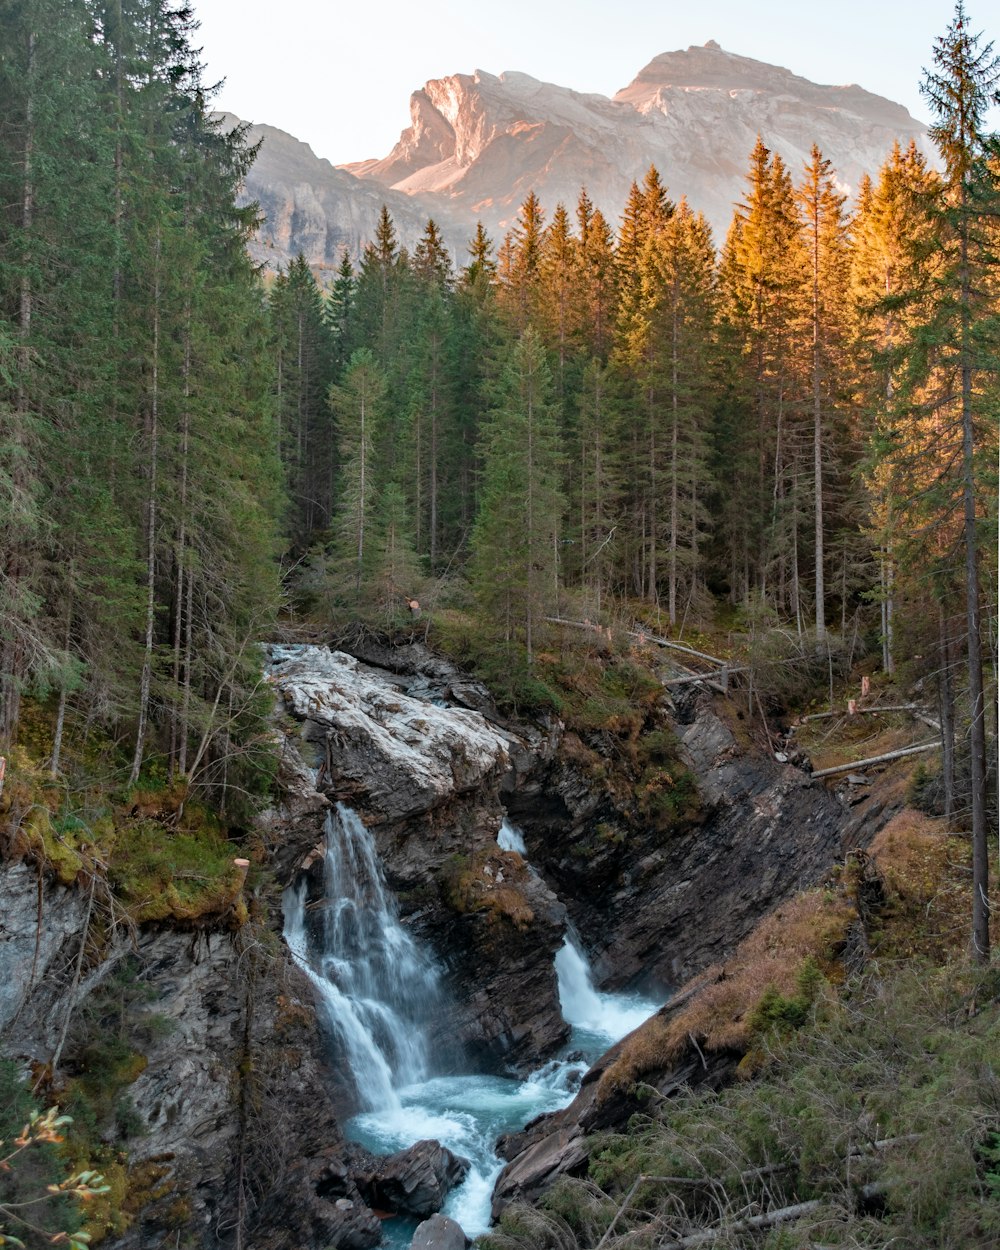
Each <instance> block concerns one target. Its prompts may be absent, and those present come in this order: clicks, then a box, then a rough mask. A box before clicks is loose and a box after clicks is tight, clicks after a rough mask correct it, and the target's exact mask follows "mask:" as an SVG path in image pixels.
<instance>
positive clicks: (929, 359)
mask: <svg viewBox="0 0 1000 1250" xmlns="http://www.w3.org/2000/svg"><path fill="white" fill-rule="evenodd" d="M980 41H981V36H979V35H976V34H973V33H972V31H971V29H970V26H969V19H968V17H967V15H966V13H965V9H964V6H963V4H962V3H961V0H960V2H959V3H958V4H957V5H956V8H955V16H954V18H953V20H952V23H951V25H950V26H949V28H948V30H947V32H946V33H945V34H944V35H943V36H942V37H941V38H939V39H938V40H937V42H936V44H935V48H934V68H933V69H932V70H930V71H928V72H927V73H926V75H925V78H924V81H923V83H922V91H923V93H924V95H925V97H926V99H927V100H928V103H929V104H930V106H931V109H932V112H933V118H934V120H933V124H932V126H931V137H932V138H933V139H934V142H935V143H936V144H937V146H938V149H939V151H940V153H941V156H942V159H943V162H944V166H945V169H944V176H943V178H942V182H941V187H940V194H939V195H938V196H937V198H936V200H935V202H934V204H933V208H932V214H931V215H932V222H933V224H934V227H935V231H934V237H935V243H936V255H935V264H934V265H933V267H932V269H931V270H930V275H929V277H930V281H929V285H928V286H927V288H926V289H925V291H924V292H922V298H921V300H920V310H919V317H918V322H917V325H916V327H915V330H914V332H913V334H912V336H911V337H910V341H909V343H908V351H907V368H906V373H905V376H904V379H903V387H902V393H901V395H900V403H901V407H902V411H903V413H904V415H905V416H907V417H908V418H909V420H908V422H907V431H906V433H907V442H908V443H909V445H908V446H906V445H904V446H901V447H900V448H899V449H898V450H896V451H895V453H894V454H895V455H896V456H899V455H902V458H903V459H907V458H910V457H912V455H913V453H914V451H915V450H916V449H915V448H914V446H913V442H912V438H913V435H915V436H916V438H917V439H919V440H921V442H922V443H923V454H924V455H926V454H927V453H928V452H930V451H933V452H935V453H936V457H935V462H934V463H935V476H934V477H933V478H932V479H931V480H930V481H929V482H928V483H926V485H925V486H924V488H923V490H922V492H921V495H920V496H919V499H918V500H913V501H912V502H914V503H916V505H917V507H918V508H919V510H920V511H921V512H923V513H924V514H925V515H926V512H927V510H928V508H933V509H934V511H935V512H936V513H937V517H938V518H939V519H938V524H942V525H944V526H946V527H950V519H951V518H952V517H954V518H955V521H954V526H953V527H950V528H952V532H953V535H954V539H953V541H954V548H955V551H956V555H958V556H959V558H960V559H961V562H962V567H963V588H962V597H963V599H964V605H963V606H964V612H965V632H966V648H967V663H968V672H967V676H968V706H969V712H968V715H969V725H970V728H969V754H970V771H971V780H970V788H971V795H970V800H971V826H972V845H973V882H972V888H973V912H972V948H973V954H974V957H975V959H976V960H977V961H978V962H986V961H987V960H988V958H989V949H990V905H989V894H988V888H989V876H988V874H989V864H988V854H987V811H986V800H987V795H986V789H987V769H986V706H985V688H984V672H983V621H982V614H983V605H982V588H981V565H982V559H983V541H982V531H983V528H984V525H985V524H986V523H988V522H992V520H993V518H995V516H996V507H997V504H996V491H995V483H993V482H990V484H989V486H987V482H989V481H990V479H989V478H987V477H986V476H985V474H986V473H989V474H990V475H991V476H992V470H993V467H994V466H995V463H996V454H997V407H996V386H997V375H998V373H1000V326H998V318H997V313H996V289H997V271H998V257H997V252H996V250H995V245H996V236H995V232H994V230H993V229H992V228H991V226H992V222H993V220H995V218H996V216H997V215H998V214H1000V181H998V178H997V170H998V166H997V163H996V157H997V151H998V148H997V140H996V137H995V136H993V135H990V134H989V133H988V132H987V131H986V129H985V121H986V114H987V110H988V108H989V106H990V105H991V104H992V103H996V102H998V99H1000V90H998V89H1000V58H998V57H995V56H994V55H993V48H992V44H985V45H983V46H980ZM992 546H993V544H991V548H992Z"/></svg>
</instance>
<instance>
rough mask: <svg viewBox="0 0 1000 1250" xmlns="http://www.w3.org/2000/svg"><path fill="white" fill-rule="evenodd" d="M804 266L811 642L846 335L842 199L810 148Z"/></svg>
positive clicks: (818, 615)
mask: <svg viewBox="0 0 1000 1250" xmlns="http://www.w3.org/2000/svg"><path fill="white" fill-rule="evenodd" d="M798 201H799V208H800V211H801V213H802V223H803V233H804V237H805V252H806V263H807V278H806V281H807V283H808V286H809V291H808V300H807V306H808V319H809V335H808V337H809V348H810V361H809V373H810V375H811V392H812V395H811V400H812V404H811V406H812V427H813V429H812V444H813V458H812V459H813V465H812V468H813V513H814V525H813V540H814V541H813V570H814V579H815V622H816V637H817V639H819V640H821V639H823V638H824V637H825V635H826V594H827V592H826V529H825V526H824V493H825V492H827V491H828V490H829V484H828V483H826V484H825V483H824V460H825V459H831V458H832V456H831V452H832V450H833V448H832V446H831V444H832V442H833V433H834V431H833V428H832V427H833V423H834V415H835V409H836V406H837V399H838V394H837V389H838V388H837V381H836V378H837V374H838V372H839V370H840V367H841V363H842V352H841V349H842V346H843V342H844V338H845V335H846V321H847V287H848V249H847V222H846V220H845V218H844V214H843V208H844V202H845V197H844V196H843V195H841V194H840V192H839V191H838V190H837V183H836V177H835V174H834V172H833V166H832V165H831V163H830V162H829V161H828V160H826V159H825V158H824V157H823V154H822V153H821V152H820V150H819V148H818V147H816V146H815V144H814V145H813V149H812V153H811V156H810V160H809V163H808V164H807V165H806V168H805V177H804V180H803V183H802V185H801V187H800V188H799V191H798Z"/></svg>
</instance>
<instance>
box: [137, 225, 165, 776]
mask: <svg viewBox="0 0 1000 1250" xmlns="http://www.w3.org/2000/svg"><path fill="white" fill-rule="evenodd" d="M161 243H162V240H161V237H160V231H159V229H157V232H156V245H155V250H154V268H153V301H152V313H153V351H152V373H151V377H150V394H149V416H148V420H147V429H146V436H147V440H148V449H149V469H148V471H149V495H148V497H147V500H146V639H145V646H144V649H143V658H142V676H141V677H140V680H139V724H138V727H137V729H136V734H135V754H134V755H133V757H132V771H131V772H130V773H129V785H130V786H132V785H135V783H136V781H138V779H139V771H140V769H141V768H142V754H143V749H144V748H145V745H146V728H147V724H148V721H149V691H150V686H151V684H152V678H153V639H154V628H155V625H156V507H157V488H158V480H157V469H158V457H159V438H160V431H159V402H160V392H159V385H160V378H159V370H160V248H161Z"/></svg>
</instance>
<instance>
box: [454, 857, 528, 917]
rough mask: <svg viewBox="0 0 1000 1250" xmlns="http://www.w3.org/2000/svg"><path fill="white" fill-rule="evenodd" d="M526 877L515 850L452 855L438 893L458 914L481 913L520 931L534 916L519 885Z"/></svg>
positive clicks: (522, 863) (522, 862)
mask: <svg viewBox="0 0 1000 1250" xmlns="http://www.w3.org/2000/svg"><path fill="white" fill-rule="evenodd" d="M527 876H528V871H527V869H526V867H525V865H524V861H523V860H522V859H521V857H520V855H517V854H516V853H513V854H512V853H511V852H508V851H492V852H490V851H485V852H483V851H481V852H479V853H478V854H476V855H474V856H471V857H470V856H465V855H454V856H452V857H451V859H450V860H449V862H448V864H447V866H446V870H445V873H444V875H443V877H442V893H443V895H444V899H445V902H446V903H447V904H448V906H449V907H450V908H451V909H452V910H453V911H456V912H458V913H459V914H460V915H468V914H470V913H473V912H481V913H485V915H486V917H487V919H488V920H489V921H490V922H491V923H493V924H504V923H506V924H510V925H513V926H514V927H515V928H516V929H519V930H523V929H527V928H528V927H529V926H530V925H531V923H532V922H533V921H534V919H535V913H534V911H532V908H531V905H530V904H529V903H528V901H527V899H526V898H525V896H524V893H523V891H522V889H521V888H520V887H521V886H522V885H523V884H524V882H525V881H526V879H527Z"/></svg>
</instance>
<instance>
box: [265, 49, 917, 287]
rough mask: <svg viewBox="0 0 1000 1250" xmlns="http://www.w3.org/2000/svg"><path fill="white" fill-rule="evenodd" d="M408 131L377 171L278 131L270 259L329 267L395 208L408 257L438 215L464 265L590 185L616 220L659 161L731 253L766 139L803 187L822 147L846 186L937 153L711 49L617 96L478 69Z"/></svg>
mask: <svg viewBox="0 0 1000 1250" xmlns="http://www.w3.org/2000/svg"><path fill="white" fill-rule="evenodd" d="M410 113H411V118H412V121H411V124H410V126H409V128H408V129H407V130H405V131H403V133H402V134H401V135H400V138H399V142H398V143H397V144H396V146H395V147H394V148H393V150H392V151H391V152H390V153H389V154H388V156H386V157H384V158H383V159H381V160H370V161H363V162H360V163H357V164H353V165H346V166H344V167H342V168H340V169H335V168H334V167H333V166H332V165H330V164H329V163H328V162H326V161H320V160H318V159H317V158H316V157H315V156H314V155H313V154H312V152H311V151H310V149H309V148H307V147H306V146H305V145H304V144H300V143H298V142H297V141H295V140H293V139H292V138H291V137H290V136H288V135H284V134H282V132H280V131H275V130H272V129H270V128H269V127H258V128H256V129H255V130H253V131H252V132H251V133H252V135H253V136H254V137H255V138H256V137H258V136H260V137H263V138H264V140H265V142H264V145H263V149H262V151H261V155H260V157H259V159H258V162H257V165H256V166H255V168H254V170H253V171H252V173H251V175H250V178H249V180H248V185H247V192H248V195H249V196H250V197H251V198H256V199H258V200H259V201H260V203H261V206H262V208H263V209H264V212H265V215H266V217H267V222H266V225H265V227H264V230H263V231H262V233H261V258H262V259H264V258H266V257H270V258H271V259H274V260H278V261H283V260H284V259H287V258H288V257H291V256H293V255H294V254H295V253H296V252H297V251H299V250H302V251H303V252H304V253H305V255H306V257H307V259H308V260H309V261H310V262H311V263H313V264H315V265H318V266H329V265H331V264H335V263H336V260H337V259H338V258H339V253H340V248H341V247H342V246H345V245H346V246H347V247H348V248H349V249H350V250H352V251H356V250H357V248H358V245H359V244H360V243H361V242H362V241H363V240H365V239H368V238H370V237H371V234H372V232H373V229H374V224H375V218H376V216H377V213H378V210H379V207H380V206H381V204H382V203H383V202H385V203H387V204H388V205H389V209H390V211H391V212H392V214H393V218H394V220H395V222H396V225H397V229H398V231H399V234H400V237H401V241H402V242H403V243H404V244H405V245H407V246H410V247H412V245H413V243H414V242H415V241H416V238H417V237H418V235H419V232H420V230H421V228H422V226H423V224H424V222H425V221H426V219H427V218H428V217H429V216H433V217H434V218H435V219H436V220H437V221H438V223H439V224H440V225H441V226H442V228H443V230H444V234H445V237H446V239H447V240H448V242H449V243H450V245H451V246H452V248H453V249H454V250H455V252H456V255H457V256H458V257H459V263H462V260H463V259H464V247H465V243H466V241H467V240H468V238H469V237H470V236H471V234H472V232H473V229H474V226H475V223H476V221H477V220H482V221H483V223H484V224H485V225H486V227H487V229H488V230H489V231H490V233H491V234H492V235H493V236H494V237H495V238H496V239H497V240H498V241H499V239H500V238H502V236H503V233H504V232H505V231H506V230H507V229H508V228H509V227H510V225H511V224H512V223H513V221H514V219H515V217H516V214H517V209H518V207H519V205H520V204H521V202H522V201H523V200H524V197H525V196H526V195H527V193H528V192H529V191H530V190H532V189H534V190H535V191H536V192H537V194H538V195H539V197H540V198H541V200H542V203H543V205H544V206H545V207H546V209H547V210H548V212H549V213H550V214H551V212H552V210H553V209H554V207H555V205H556V204H557V203H558V202H559V201H560V200H561V201H563V202H565V203H566V204H567V205H568V206H572V205H574V204H575V203H576V199H577V196H578V194H579V191H580V188H581V186H586V188H587V191H588V193H589V195H590V197H591V199H592V200H593V201H594V203H595V204H597V205H598V206H599V207H600V208H601V209H602V210H603V212H604V213H605V215H606V216H608V217H609V218H610V220H612V221H614V220H616V219H617V217H618V214H619V213H620V211H621V209H622V206H623V205H624V203H625V199H626V196H627V194H628V188H629V185H630V183H631V182H632V181H633V180H634V179H640V178H641V177H642V175H643V174H644V173H645V171H646V169H648V167H649V166H650V164H655V165H656V166H657V168H658V169H659V170H660V172H661V174H662V175H663V177H664V180H665V181H666V183H667V185H668V187H669V189H670V193H671V195H672V196H673V197H674V198H676V199H679V198H680V197H681V196H686V197H687V199H688V201H689V203H690V204H691V205H692V206H693V207H694V208H696V209H700V210H701V211H702V212H704V213H705V215H706V217H707V218H708V219H709V221H710V222H711V224H712V226H713V228H714V230H715V233H716V240H717V242H719V243H721V241H722V239H723V237H724V235H725V231H726V229H727V228H728V225H729V221H730V219H731V217H732V210H733V204H734V203H735V202H736V201H737V200H739V199H740V197H741V196H742V193H743V185H744V175H745V172H746V167H747V158H748V156H749V153H750V150H751V148H752V147H753V145H754V142H755V141H756V138H757V135H758V134H759V135H760V136H761V137H762V139H763V140H764V142H765V144H767V146H768V147H770V148H772V149H773V150H775V151H777V152H779V153H780V154H781V156H782V158H783V159H784V160H785V161H786V162H787V164H788V165H789V167H790V169H791V171H792V174H793V176H797V175H798V173H799V171H800V170H801V168H802V164H803V162H804V161H805V160H806V159H807V157H808V155H809V151H810V148H811V147H812V145H813V143H816V144H818V145H819V147H820V149H821V150H822V152H823V154H824V156H826V157H827V158H829V159H830V160H831V161H832V162H833V164H834V166H835V168H836V169H837V171H838V173H839V175H840V178H841V181H842V184H843V188H844V190H845V191H846V192H847V193H848V194H851V193H853V192H854V191H856V190H857V186H858V183H859V181H860V179H861V176H862V174H864V173H865V172H866V171H867V172H874V171H875V170H877V169H878V167H879V166H880V165H881V163H882V161H883V160H884V158H885V156H886V154H887V153H888V151H889V149H890V148H891V146H892V144H893V142H895V141H896V140H899V141H900V142H903V143H906V142H908V141H909V140H910V139H915V140H917V142H918V143H919V144H921V145H922V146H926V127H925V126H924V125H923V124H922V123H921V122H918V121H916V120H915V119H914V118H912V117H911V116H910V115H909V113H908V112H907V111H906V109H904V108H903V107H902V106H901V105H899V104H894V103H892V101H890V100H886V99H884V98H883V97H881V96H878V95H873V94H872V93H871V92H869V91H865V90H864V89H863V88H861V87H858V86H854V85H852V86H843V87H836V86H821V85H818V84H816V83H812V82H809V81H808V80H807V79H805V78H800V77H799V76H797V75H795V74H793V73H791V72H790V71H789V70H787V69H782V68H781V67H779V66H775V65H767V64H764V63H763V62H761V61H754V60H751V59H750V58H748V57H742V56H737V55H735V54H734V53H731V52H726V51H724V50H723V49H722V48H720V47H719V45H718V44H717V43H715V42H710V43H708V44H706V45H705V46H704V47H703V48H694V47H692V48H688V49H687V50H686V51H677V52H665V53H663V54H662V55H660V56H657V57H655V58H654V59H653V60H652V61H650V62H649V64H648V65H647V66H646V67H645V68H644V69H642V70H641V71H640V72H639V74H638V75H637V76H636V78H635V79H634V80H633V81H632V82H631V83H630V84H629V85H628V86H627V87H625V88H624V89H623V90H621V91H619V92H618V94H617V95H616V96H615V97H614V98H613V99H608V98H607V97H606V96H602V95H585V94H582V93H580V92H577V91H572V90H569V89H568V88H566V87H559V86H555V85H553V84H551V83H544V82H539V81H538V80H537V79H535V78H532V77H530V76H529V75H528V74H520V73H505V74H501V75H499V76H496V75H493V74H488V73H486V72H485V71H483V70H477V71H476V72H475V73H474V74H453V75H452V76H450V77H448V78H438V79H433V80H432V81H430V82H428V83H426V84H425V85H424V87H422V88H421V89H420V90H419V91H416V92H414V94H413V96H412V97H411V100H410Z"/></svg>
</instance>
